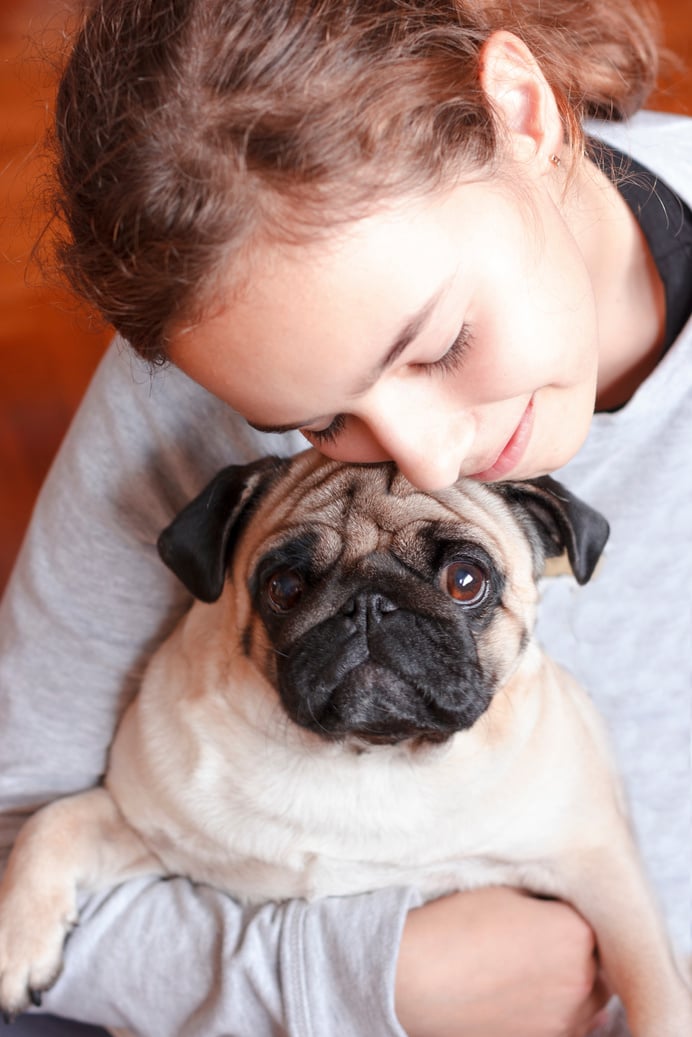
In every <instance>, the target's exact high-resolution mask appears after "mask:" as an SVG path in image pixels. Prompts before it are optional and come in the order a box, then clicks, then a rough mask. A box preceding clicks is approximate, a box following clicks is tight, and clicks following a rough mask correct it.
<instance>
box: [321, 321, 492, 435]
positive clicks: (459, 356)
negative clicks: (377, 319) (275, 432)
mask: <svg viewBox="0 0 692 1037" xmlns="http://www.w3.org/2000/svg"><path fill="white" fill-rule="evenodd" d="M471 342H472V337H471V328H470V326H469V325H468V324H463V325H462V327H461V330H460V331H459V334H458V335H457V337H456V338H455V339H454V342H452V344H451V346H450V347H449V349H447V350H446V351H445V352H444V353H443V354H442V356H441V357H438V359H437V360H431V361H427V362H425V363H423V362H421V363H412V364H408V365H407V366H408V367H409V368H410V369H413V370H414V371H420V372H422V373H423V374H428V375H433V374H442V375H446V374H451V373H453V372H454V371H457V370H458V369H459V367H460V366H461V364H462V363H463V361H464V360H465V358H466V355H467V353H468V350H469V346H470V345H471ZM345 427H346V415H345V414H337V415H336V417H335V418H334V419H333V420H332V421H331V422H330V423H329V425H327V427H326V428H322V429H303V430H302V432H303V435H305V436H306V437H307V438H308V439H310V440H311V442H313V443H314V444H315V445H316V446H326V445H328V444H332V443H335V442H336V440H337V439H338V438H339V436H340V435H341V434H342V432H343V431H344V429H345Z"/></svg>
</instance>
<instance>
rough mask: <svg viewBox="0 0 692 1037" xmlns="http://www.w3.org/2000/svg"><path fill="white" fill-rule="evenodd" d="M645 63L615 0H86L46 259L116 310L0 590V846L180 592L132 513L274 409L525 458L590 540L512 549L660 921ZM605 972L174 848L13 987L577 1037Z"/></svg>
mask: <svg viewBox="0 0 692 1037" xmlns="http://www.w3.org/2000/svg"><path fill="white" fill-rule="evenodd" d="M657 62H658V52H657V45H656V22H655V17H654V14H653V13H652V11H651V9H650V8H649V5H648V3H646V0H636V2H635V0H609V3H607V4H606V3H601V2H598V0H594V2H587V3H576V2H573V0H524V2H509V0H508V2H506V3H503V2H502V0H271V3H256V2H253V0H101V2H95V3H94V4H92V5H91V10H90V12H89V13H88V14H87V16H86V17H85V19H84V23H83V26H82V28H81V31H80V32H79V33H78V35H77V37H76V42H75V46H74V50H73V52H72V56H71V58H70V59H69V62H68V64H67V67H66V70H65V73H64V77H63V80H62V85H61V89H60V94H59V101H58V110H57V123H56V147H57V155H58V164H57V171H58V177H59V183H60V187H59V198H58V208H59V211H60V213H61V214H62V215H63V216H64V217H65V226H66V237H65V239H64V241H63V242H62V245H61V247H60V250H59V251H60V256H59V258H60V260H61V262H62V264H63V267H64V268H65V270H66V271H67V273H68V275H69V277H70V279H71V282H72V284H73V286H74V287H75V289H76V290H77V291H79V292H80V293H82V294H83V295H84V296H86V298H87V299H88V300H90V301H91V302H92V303H93V304H95V305H96V306H97V307H98V308H99V309H100V310H101V312H102V313H103V314H104V315H105V317H106V318H107V319H108V320H109V321H110V322H111V323H112V324H113V326H114V327H115V328H116V330H117V331H118V332H119V335H120V336H121V337H120V338H119V340H118V341H116V343H115V344H114V345H113V347H112V348H111V350H110V351H109V353H108V354H107V355H106V357H105V359H104V361H103V363H102V365H101V367H100V369H99V371H98V373H97V375H96V378H95V380H94V382H93V384H92V387H91V389H90V391H89V393H88V394H87V397H86V399H85V401H84V404H83V406H82V408H81V411H80V412H79V414H78V416H77V418H76V420H75V422H74V424H73V427H72V429H71V431H70V433H69V434H68V436H67V439H66V441H65V443H64V445H63V447H62V450H61V452H60V454H59V457H58V459H57V461H56V463H55V465H54V468H53V471H52V473H51V475H50V477H49V479H48V481H47V482H46V484H45V487H44V490H43V492H42V495H41V498H40V501H39V504H38V507H37V510H36V513H35V516H34V519H33V521H32V525H31V528H30V531H29V534H28V536H27V539H26V542H25V544H24V547H23V551H22V554H21V556H20V559H19V561H18V564H17V567H16V570H15V573H14V577H13V580H12V581H11V584H10V586H9V588H8V591H7V594H6V596H5V600H4V604H3V611H2V616H1V625H0V637H1V638H2V650H1V654H0V726H1V728H2V732H3V736H2V739H1V740H0V807H1V808H2V811H3V814H2V816H1V817H0V834H1V835H2V837H3V841H4V844H5V845H6V846H9V844H10V843H11V840H12V838H13V836H14V834H15V832H16V830H17V828H18V826H19V825H20V824H21V822H22V820H23V819H24V817H25V816H26V814H27V813H29V812H30V811H31V810H33V809H35V808H36V807H37V806H38V805H40V804H41V803H43V802H45V801H46V800H49V799H51V798H54V797H56V796H60V795H64V794H65V793H69V792H71V791H76V790H80V789H83V788H85V787H88V786H91V785H93V784H95V783H96V782H97V781H98V779H99V775H100V774H101V773H102V772H103V770H104V762H105V759H106V753H107V748H108V745H109V742H110V739H111V737H112V733H113V729H114V726H115V724H116V722H117V719H118V717H119V715H120V714H121V712H122V709H123V707H124V706H125V704H126V703H127V701H128V700H129V698H130V696H131V695H132V694H133V692H134V690H135V689H136V687H137V683H138V680H139V677H140V675H141V672H142V667H143V665H144V663H145V662H146V659H147V658H148V656H149V655H150V654H151V652H152V651H153V649H154V648H155V647H156V645H157V644H158V643H159V642H160V641H161V639H162V638H163V637H164V636H166V634H168V633H169V632H170V630H171V629H172V627H173V625H174V623H175V622H176V620H177V619H178V618H179V617H180V615H181V614H182V613H183V612H184V610H185V609H186V608H187V607H188V606H189V600H188V598H187V597H186V595H185V592H184V591H183V589H182V588H181V587H180V586H179V585H178V584H177V582H176V581H175V580H174V578H173V577H172V576H171V575H170V573H168V571H167V570H166V569H165V568H164V567H163V565H162V564H161V563H160V562H159V560H158V558H157V556H156V550H155V546H154V545H155V541H156V537H157V535H158V532H159V531H160V529H161V528H162V527H163V526H164V525H166V524H167V522H168V521H170V519H171V517H172V516H173V514H174V513H175V511H176V510H177V509H178V508H180V507H181V506H182V505H183V504H184V503H185V502H186V501H187V500H188V499H189V498H190V497H191V496H192V495H193V494H194V493H196V492H197V491H198V490H199V489H200V488H201V487H202V485H203V484H204V483H205V482H206V481H207V479H208V478H209V477H210V476H211V475H212V474H213V473H214V472H215V471H216V470H217V469H218V468H219V467H221V466H222V465H224V464H228V463H230V462H233V461H237V462H243V461H246V460H250V459H252V458H253V457H256V456H258V455H260V454H263V453H269V452H278V453H282V454H285V453H292V452H294V451H296V450H299V449H301V448H302V447H303V446H304V445H305V438H307V440H309V441H310V442H311V443H313V444H314V445H316V446H317V447H318V448H319V449H320V450H322V451H323V452H324V453H325V454H328V455H329V456H331V457H335V458H344V459H348V460H358V461H373V460H377V459H382V458H391V459H394V460H395V461H396V462H397V463H398V465H399V466H400V468H401V469H402V471H403V472H404V473H405V474H406V475H407V476H408V478H409V479H410V480H411V481H412V482H414V483H415V484H417V485H418V486H420V487H422V488H425V489H435V488H439V487H442V486H445V485H448V484H450V483H452V482H453V481H454V480H455V479H456V478H457V477H458V476H460V475H465V476H472V477H474V478H478V479H485V480H496V479H502V478H512V479H517V478H525V477H526V478H528V477H531V476H535V475H538V474H540V473H544V472H548V471H550V472H553V471H556V470H558V469H559V478H561V479H562V480H563V481H565V482H566V483H567V484H568V485H569V486H570V488H572V489H573V490H575V491H576V492H577V493H579V494H581V495H582V496H583V497H584V498H585V499H587V500H588V501H589V502H590V503H591V504H592V505H594V506H595V507H598V508H599V509H600V510H602V511H603V512H604V513H605V514H606V515H607V517H608V518H609V520H610V522H611V526H612V536H611V541H610V544H609V547H608V549H607V553H606V558H605V561H604V564H603V567H602V570H601V572H600V574H599V575H597V577H596V578H595V580H594V581H593V583H592V584H590V585H589V586H588V587H586V588H583V589H579V590H577V589H576V588H575V586H574V584H573V582H572V581H571V580H569V579H566V578H565V579H559V578H558V579H555V580H552V581H546V588H545V593H544V600H543V605H542V610H541V618H540V626H539V632H540V635H541V639H542V640H543V642H544V643H545V645H546V646H547V648H548V649H549V650H550V651H551V652H552V653H553V654H554V655H555V656H556V657H557V658H558V659H560V661H561V662H563V664H565V665H566V666H567V667H568V668H569V669H571V670H572V671H573V672H574V673H575V674H576V675H577V676H578V677H579V678H580V679H581V680H583V681H584V682H586V684H587V685H588V686H589V688H590V689H591V691H592V693H593V695H594V697H595V699H596V701H597V703H598V704H599V707H600V708H601V709H602V711H603V713H604V715H605V716H606V719H607V720H608V721H609V723H610V726H611V729H612V732H613V739H614V743H615V748H616V752H617V754H618V759H619V764H620V766H621V768H622V771H623V774H624V776H625V780H626V782H627V787H628V791H629V795H630V799H631V802H632V809H633V814H634V820H635V825H636V828H637V831H638V834H639V837H640V840H641V842H642V846H643V850H644V854H645V857H646V860H647V863H648V867H649V870H650V872H651V875H652V878H653V880H654V883H655V885H656V888H657V890H658V894H659V897H660V899H661V902H662V905H663V909H664V910H665V912H666V917H667V919H668V921H669V925H670V928H671V932H672V934H673V938H674V939H675V941H676V943H677V944H678V946H679V947H680V949H681V950H682V951H687V952H689V951H690V949H691V948H692V938H691V933H690V921H691V919H692V879H691V868H690V862H691V861H692V794H691V790H692V764H691V754H690V745H691V743H692V679H691V675H692V649H691V646H692V638H690V634H689V631H690V619H691V616H690V611H691V609H690V600H691V599H690V593H689V588H690V585H692V552H691V551H690V547H692V532H691V529H690V520H689V512H690V509H689V501H690V481H691V479H690V465H689V460H688V444H689V443H690V442H692V378H691V377H690V372H691V371H692V355H691V354H692V326H691V325H690V321H689V316H690V311H691V309H692V288H691V286H692V216H691V214H690V210H689V208H688V205H689V204H690V203H691V202H692V176H691V175H690V173H691V172H692V125H691V124H690V122H688V121H687V120H685V119H682V118H680V117H672V116H660V115H652V114H639V115H636V116H635V115H634V113H635V112H637V110H638V109H640V108H641V106H642V105H643V103H644V102H645V100H646V97H647V96H648V94H649V92H650V90H651V88H652V86H653V83H654V80H655V77H656V72H657ZM589 119H591V120H593V119H597V120H599V121H591V122H587V121H586V120H589ZM622 120H625V121H622ZM125 343H128V344H129V347H128V346H126V345H125ZM136 354H139V357H137V356H136ZM152 361H153V362H154V365H156V364H157V363H158V362H159V361H166V362H167V364H166V366H165V367H164V368H163V369H162V370H156V369H154V370H152V366H151V362H152ZM304 437H305V438H304ZM607 999H608V990H607V977H603V976H602V975H601V974H600V972H599V968H598V960H597V949H596V948H595V947H594V940H593V935H592V933H591V931H590V930H589V928H588V927H587V926H586V924H585V923H584V922H583V920H582V919H581V918H580V917H579V916H577V915H576V913H575V912H574V911H572V909H571V908H569V907H568V906H567V905H565V904H561V903H557V902H550V901H544V900H539V899H536V898H533V897H530V896H528V895H526V894H524V893H522V892H520V891H517V890H510V889H487V890H479V891H476V892H472V893H464V894H457V895H454V896H451V897H447V898H444V899H441V900H439V901H436V902H434V903H431V904H428V905H425V906H421V905H420V903H419V901H418V899H417V897H416V895H415V893H414V892H413V891H411V890H409V889H391V890H385V891H381V892H378V893H373V894H371V895H368V896H361V897H351V898H344V899H328V900H324V901H321V902H317V903H313V904H306V903H303V902H292V903H286V904H281V905H278V906H277V905H266V906H264V907H260V908H252V909H244V908H242V907H241V906H239V905H238V904H236V903H234V902H233V901H231V900H230V899H229V898H228V897H226V896H223V895H221V894H219V893H217V892H216V891H214V890H212V889H209V888H206V887H194V886H192V885H191V884H190V883H189V882H187V881H185V880H181V879H174V880H170V881H158V880H141V881H135V882H130V883H126V884H125V885H123V886H121V887H119V888H118V889H116V890H114V891H111V892H109V893H108V894H106V895H103V896H100V897H93V898H91V899H89V900H88V901H87V902H85V903H84V905H83V910H82V915H81V924H80V926H79V928H78V929H77V930H76V931H75V932H74V934H73V935H72V936H71V938H70V940H69V942H68V945H67V954H66V965H65V969H64V972H63V974H62V976H61V977H60V978H59V980H58V982H57V983H56V985H55V987H54V988H53V989H52V990H51V991H50V992H49V993H47V994H46V995H45V998H44V1007H45V1008H47V1009H48V1010H50V1011H52V1012H54V1013H56V1014H58V1015H62V1016H66V1017H72V1018H78V1019H81V1020H84V1021H90V1022H95V1023H98V1024H100V1025H103V1026H107V1027H109V1028H128V1029H131V1030H132V1031H134V1032H135V1033H138V1034H142V1035H149V1037H215V1035H222V1034H233V1035H234V1037H235V1035H237V1037H246V1035H247V1037H264V1035H272V1034H276V1035H279V1034H290V1035H291V1037H298V1035H300V1037H308V1035H310V1037H332V1035H333V1037H351V1035H352V1037H403V1035H404V1034H408V1035H409V1037H419V1035H420V1037H558V1035H569V1037H581V1035H584V1034H586V1033H588V1032H590V1031H591V1030H592V1029H593V1027H594V1025H595V1024H596V1021H597V1020H598V1019H599V1018H601V1017H600V1016H599V1013H600V1012H601V1010H602V1009H603V1006H604V1005H605V1003H606V1001H607ZM22 1025H23V1024H22V1023H20V1024H19V1026H22ZM610 1025H611V1032H618V1033H620V1032H624V1031H621V1030H619V1029H617V1028H618V1026H619V1025H620V1024H619V1023H617V1021H612V1023H611V1024H610ZM17 1032H19V1033H21V1032H22V1030H21V1029H20V1030H18V1031H17ZM27 1032H28V1031H27ZM37 1032H40V1031H37ZM45 1032H48V1031H45Z"/></svg>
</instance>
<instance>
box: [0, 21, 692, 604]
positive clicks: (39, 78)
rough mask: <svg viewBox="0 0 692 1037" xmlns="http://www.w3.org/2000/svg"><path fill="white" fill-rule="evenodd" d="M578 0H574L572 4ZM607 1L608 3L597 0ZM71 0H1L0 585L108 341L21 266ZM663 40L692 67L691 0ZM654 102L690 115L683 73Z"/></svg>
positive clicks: (691, 102) (33, 225) (34, 217)
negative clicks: (52, 65)
mask: <svg viewBox="0 0 692 1037" xmlns="http://www.w3.org/2000/svg"><path fill="white" fill-rule="evenodd" d="M575 2H576V0H575ZM603 2H607V0H603ZM68 4H69V0H0V589H1V588H2V586H3V585H4V583H5V580H6V577H7V574H8V572H9V570H10V568H11V565H12V562H13V559H14V557H15V554H16V552H17V549H18V547H19V544H20V541H21V537H22V533H23V530H24V528H25V526H26V523H27V521H28V519H29V515H30V513H31V508H32V506H33V503H34V500H35V498H36V494H37V492H38V489H39V486H40V483H41V481H42V479H43V476H44V474H45V472H46V470H47V468H48V465H49V464H50V461H51V459H52V457H53V455H54V453H55V450H56V449H57V446H58V444H59V442H60V440H61V438H62V436H63V434H64V432H65V429H66V427H67V424H68V422H69V420H70V417H71V415H72V414H73V412H74V409H75V407H76V406H77V403H78V402H79V399H80V397H81V395H82V393H83V392H84V389H85V386H86V384H87V382H88V379H89V377H90V375H91V373H92V371H93V369H94V367H95V365H96V363H97V362H98V359H99V357H100V355H101V353H102V351H103V349H104V346H105V343H106V342H107V339H108V333H107V331H106V330H105V329H98V328H97V327H95V326H94V323H93V321H92V320H90V317H89V315H88V314H86V313H85V312H84V311H79V310H77V309H76V308H75V305H74V303H72V302H71V301H70V300H69V298H68V297H67V296H66V295H65V294H64V293H60V292H58V291H57V290H56V289H55V288H50V287H48V286H46V285H45V284H42V283H41V276H40V273H39V271H38V269H37V268H36V266H35V265H31V264H29V265H27V262H28V257H29V254H30V252H31V248H32V243H33V242H34V241H35V240H36V237H37V235H38V234H39V232H40V230H41V228H42V227H43V225H44V224H45V212H44V211H43V210H42V208H41V202H40V198H39V195H38V191H37V184H40V182H41V177H42V176H45V173H46V163H45V160H44V159H43V158H42V157H41V149H40V141H41V138H42V135H43V132H44V129H45V127H46V124H47V121H48V118H49V112H50V105H51V98H52V90H53V72H52V68H51V62H53V63H54V62H55V59H56V55H58V54H59V53H60V51H61V48H62V47H63V39H62V38H63V35H64V33H63V30H64V28H65V26H66V25H67V20H68V19H67V13H68ZM661 7H662V11H663V13H664V19H665V25H666V32H667V39H668V42H669V44H670V45H671V46H673V47H675V49H676V50H677V52H678V53H679V54H680V55H681V56H682V57H683V59H684V60H685V62H686V66H687V68H688V69H689V68H690V67H691V66H692V0H663V2H662V4H661ZM654 106H655V107H658V108H662V109H666V110H669V111H683V112H688V113H690V114H692V76H690V75H689V74H687V73H686V72H683V73H681V76H680V77H679V79H678V81H677V82H676V84H675V85H674V86H673V88H672V90H670V91H669V92H667V93H666V94H665V95H663V96H658V97H657V98H656V99H655V105H654Z"/></svg>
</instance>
